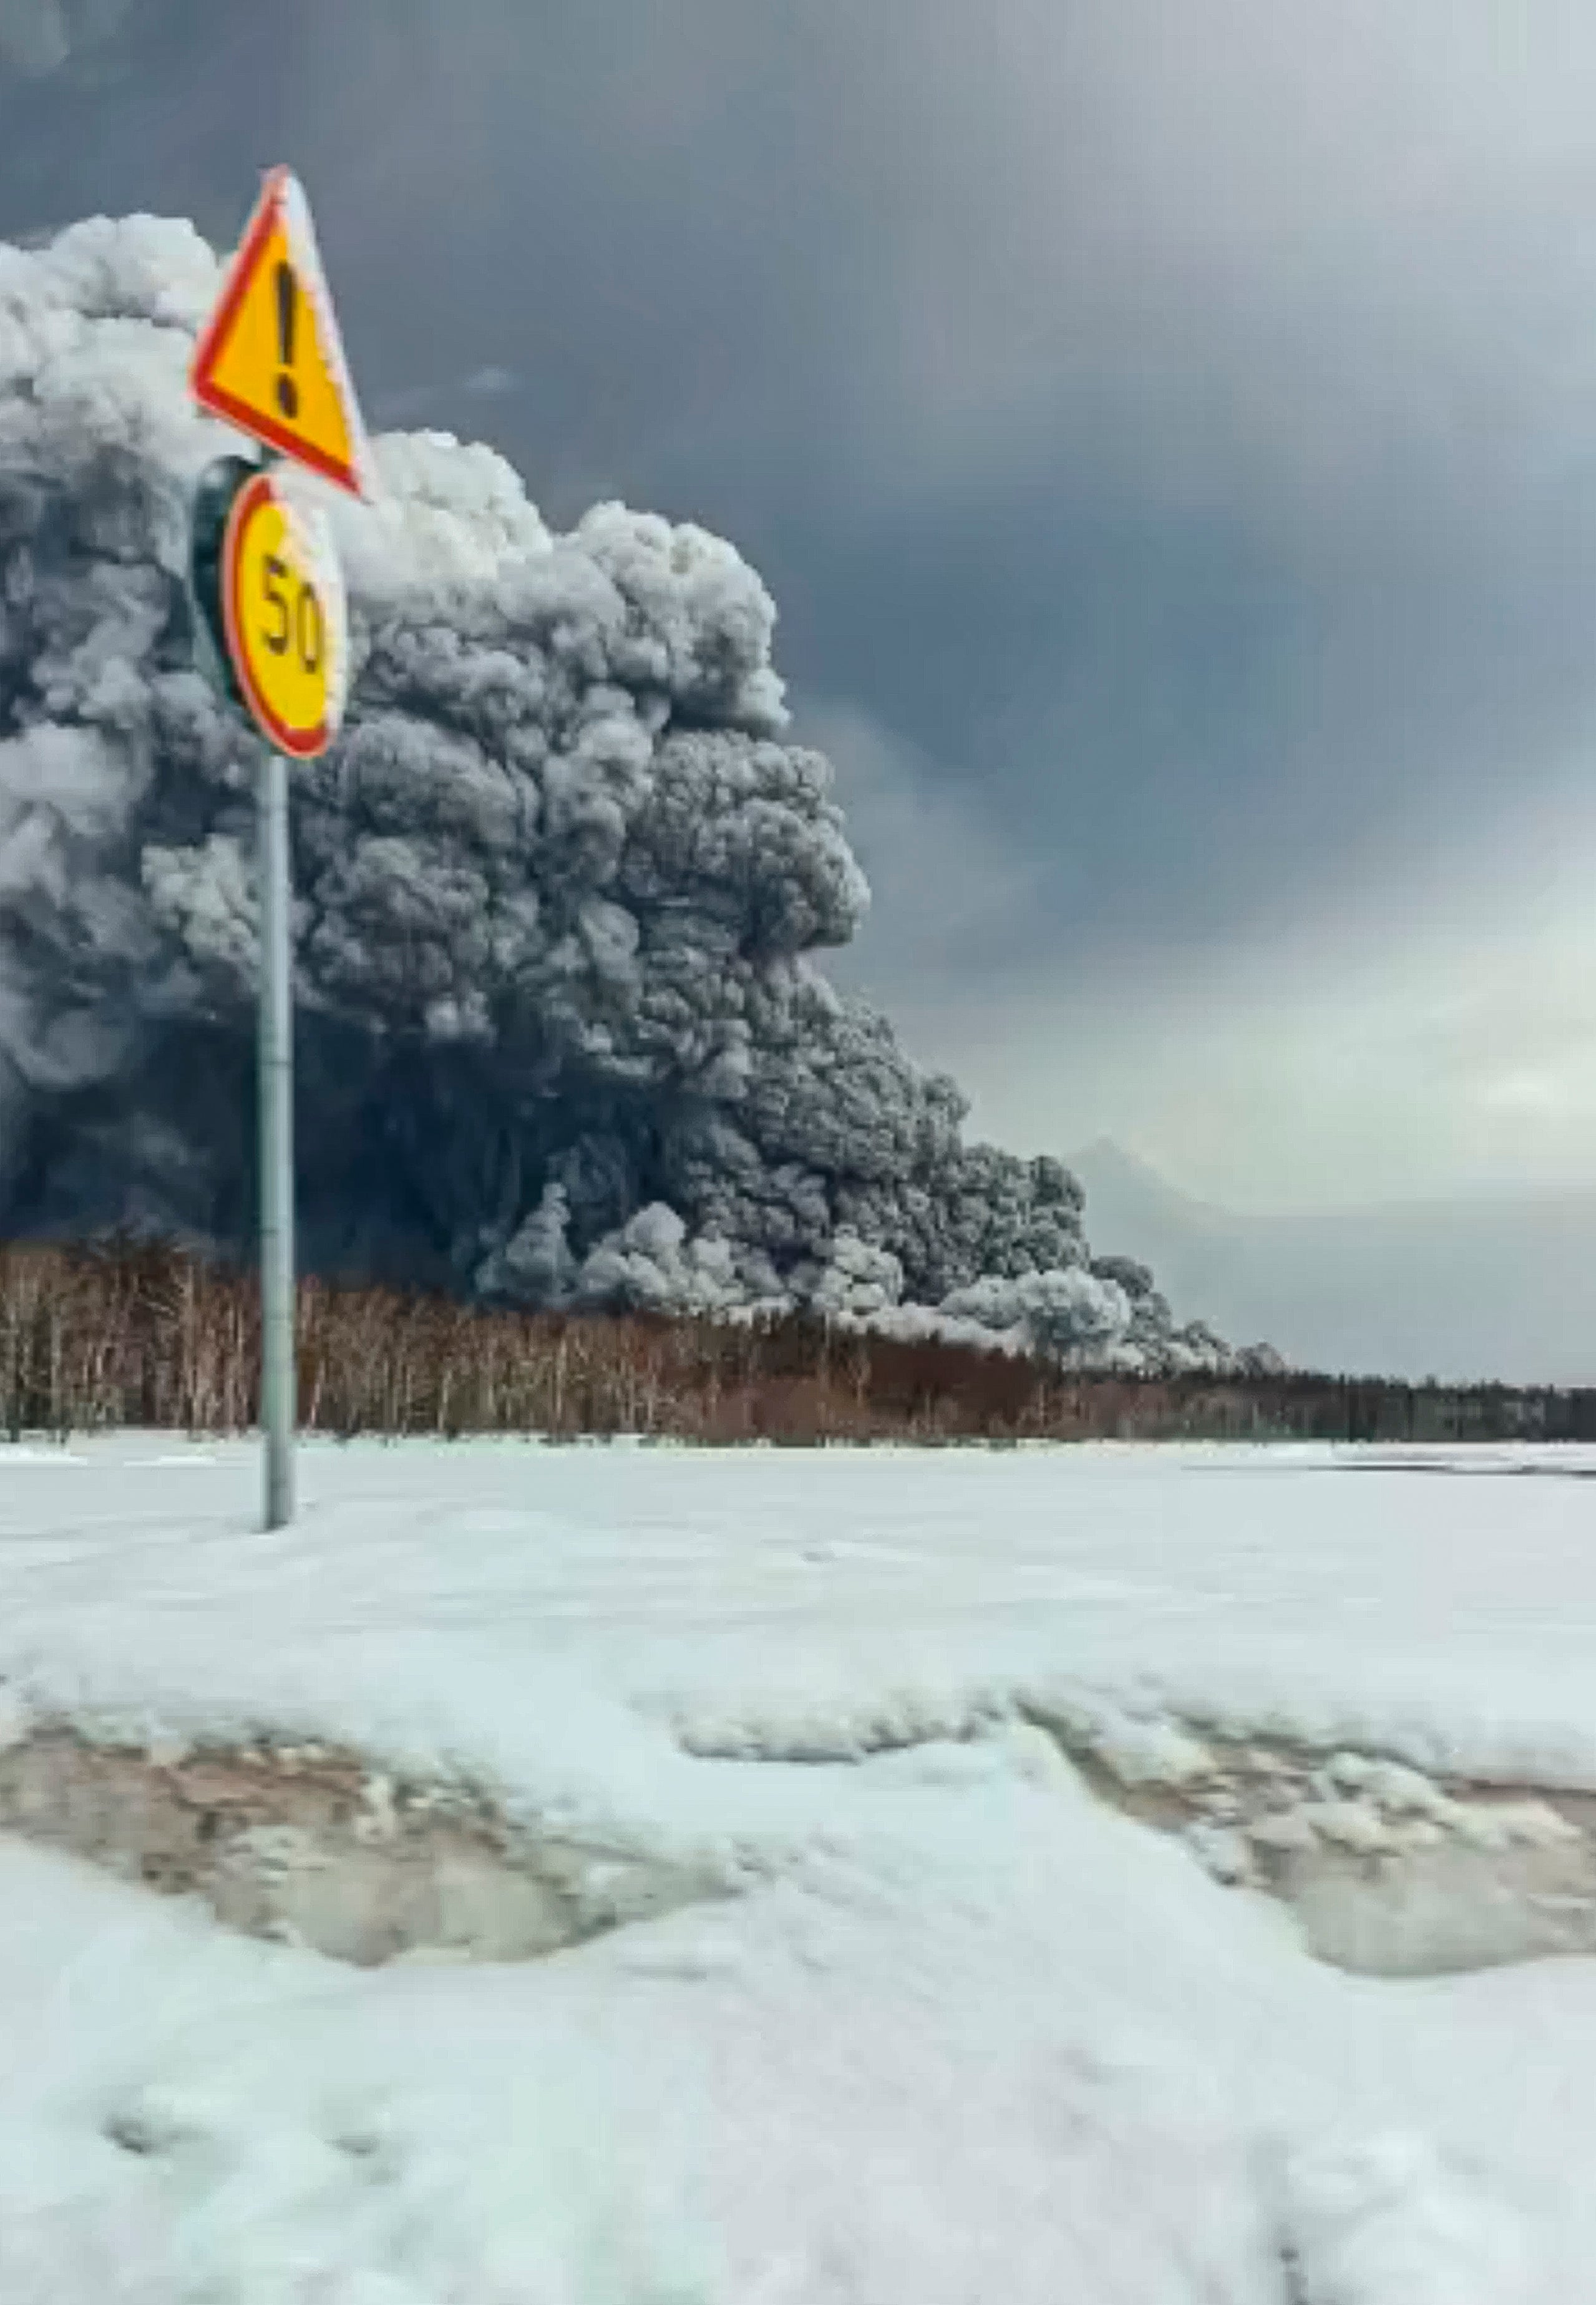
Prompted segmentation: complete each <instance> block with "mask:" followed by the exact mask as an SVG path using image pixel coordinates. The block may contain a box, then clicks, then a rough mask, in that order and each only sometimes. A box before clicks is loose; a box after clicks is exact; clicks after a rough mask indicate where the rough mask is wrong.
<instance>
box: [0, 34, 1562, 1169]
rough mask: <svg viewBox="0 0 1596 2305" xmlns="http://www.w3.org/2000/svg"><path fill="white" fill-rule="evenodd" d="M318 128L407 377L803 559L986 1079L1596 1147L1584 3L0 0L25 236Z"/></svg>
mask: <svg viewBox="0 0 1596 2305" xmlns="http://www.w3.org/2000/svg"><path fill="white" fill-rule="evenodd" d="M279 159H286V160H288V161H291V162H292V163H293V165H294V166H297V167H298V168H299V169H300V171H301V174H303V176H304V178H305V180H306V183H307V185H308V187H309V190H310V194H311V197H312V200H313V201H314V204H315V208H316V213H317V219H318V228H319V233H320V237H321V241H322V244H323V250H324V253H325V254H326V256H327V261H328V265H329V268H330V270H331V272H332V276H333V282H334V285H335V290H336V293H337V296H338V301H339V307H340V311H341V314H342V317H343V319H344V333H345V336H346V338H347V340H348V344H349V350H350V353H351V357H352V363H353V366H354V370H355V374H356V378H357V380H358V382H359V384H360V387H361V392H362V395H363V397H364V399H365V402H366V404H367V413H368V415H369V419H370V420H371V421H372V422H373V423H374V424H376V425H378V426H382V425H385V424H406V425H410V424H430V425H439V426H443V427H446V428H447V429H449V430H454V431H457V432H460V433H462V434H464V435H475V436H480V437H483V438H488V439H489V440H491V441H493V442H494V443H495V444H496V445H497V446H498V447H501V448H503V449H504V450H505V452H506V453H507V454H508V455H511V456H512V457H513V458H514V461H515V462H516V463H517V464H519V465H520V466H521V468H522V471H523V472H524V473H525V474H526V477H527V482H528V487H529V490H530V492H531V494H532V495H533V496H534V497H535V498H537V499H538V500H539V502H540V503H541V504H543V506H545V508H546V509H547V510H548V512H549V513H550V514H551V515H553V516H554V517H556V519H561V520H564V519H567V518H569V517H571V516H572V515H574V514H575V513H576V512H578V511H579V510H580V509H581V508H582V506H583V505H584V504H585V503H587V502H588V501H590V499H591V498H593V497H595V496H599V495H612V494H618V495H621V496H624V497H625V498H627V499H628V500H630V501H632V502H633V503H637V504H641V505H646V506H654V507H657V508H658V509H660V510H662V511H666V512H668V513H670V514H672V515H675V516H678V517H692V518H697V519H700V520H702V521H703V522H705V523H707V524H708V525H709V526H711V527H713V528H716V529H718V530H720V531H722V532H725V533H726V534H727V535H729V536H731V537H732V538H734V540H735V541H736V542H737V543H738V544H739V545H740V546H741V547H742V548H743V550H744V551H745V552H746V553H747V554H748V556H749V557H750V558H751V559H752V560H753V561H754V562H755V564H756V565H757V566H759V567H760V570H761V571H762V572H763V573H764V574H765V576H766V578H767V580H768V583H769V584H770V586H771V588H772V590H773V591H774V592H775V594H776V597H777V602H778V605H779V608H780V610H781V617H782V624H781V645H780V653H781V658H782V662H783V667H784V669H785V672H786V674H787V676H788V678H789V681H790V683H791V685H792V689H793V695H794V704H795V706H796V707H797V709H798V712H799V716H800V725H801V727H805V728H807V729H808V730H809V731H811V733H812V734H813V736H815V738H816V740H817V741H820V742H823V743H824V744H827V745H828V748H829V749H830V750H831V751H832V752H833V754H834V756H835V757H836V760H837V761H838V763H839V769H840V771H841V775H842V778H843V788H844V796H845V799H846V801H847V803H848V804H849V807H850V811H851V813H852V817H853V824H854V829H855V833H856V838H857V840H858V843H859V846H860V848H861V850H862V855H863V857H864V860H865V863H866V864H867V867H868V868H869V869H870V873H871V878H872V880H873V882H874V884H875V887H876V889H877V896H878V902H877V906H876V912H875V916H874V919H873V921H872V923H871V925H870V930H869V931H868V932H867V934H866V937H865V939H864V940H863V941H862V944H861V945H860V947H859V948H857V950H856V951H855V952H854V953H853V954H852V955H850V956H849V957H848V958H847V959H846V961H845V963H844V964H843V965H842V966H841V969H840V971H839V973H840V974H844V975H845V977H846V978H847V980H848V981H849V982H853V983H855V984H858V985H860V986H862V987H863V988H865V989H867V990H869V991H871V992H872V993H873V994H876V995H878V996H879V998H880V999H882V1000H883V1001H884V1003H885V1004H886V1005H887V1007H888V1008H891V1010H892V1011H893V1013H894V1014H895V1015H896V1016H897V1017H898V1019H899V1021H900V1023H901V1025H902V1026H903V1027H904V1032H905V1035H906V1037H907V1039H908V1041H909V1043H910V1045H911V1047H912V1048H913V1050H915V1052H916V1053H917V1054H918V1055H920V1056H921V1057H922V1058H923V1059H927V1060H930V1061H934V1062H937V1063H942V1064H946V1065H947V1066H948V1067H950V1068H951V1069H953V1070H954V1071H955V1072H956V1073H957V1074H958V1075H959V1076H961V1078H962V1079H963V1080H964V1083H965V1084H966V1086H967V1087H970V1088H971V1089H972V1090H973V1092H974V1093H975V1096H976V1100H977V1118H978V1119H979V1120H980V1121H981V1124H982V1125H983V1126H984V1127H987V1128H988V1129H989V1131H991V1132H992V1133H994V1134H996V1135H999V1136H1001V1137H1002V1138H1003V1139H1004V1140H1005V1141H1006V1142H1008V1143H1010V1144H1014V1146H1015V1147H1016V1148H1017V1149H1020V1150H1032V1149H1040V1148H1043V1147H1047V1148H1050V1149H1054V1150H1057V1151H1068V1150H1069V1149H1071V1148H1072V1147H1074V1146H1075V1145H1077V1144H1082V1143H1084V1142H1085V1141H1086V1140H1087V1139H1089V1138H1091V1137H1095V1136H1097V1135H1101V1134H1109V1135H1116V1136H1117V1137H1119V1138H1121V1139H1122V1140H1123V1141H1125V1143H1127V1144H1130V1145H1132V1146H1133V1147H1134V1148H1136V1149H1137V1150H1138V1151H1140V1152H1142V1153H1143V1154H1144V1155H1146V1156H1147V1157H1149V1158H1150V1160H1152V1161H1154V1162H1155V1163H1157V1164H1158V1165H1159V1167H1161V1168H1162V1169H1164V1170H1166V1171H1167V1173H1168V1174H1169V1175H1170V1176H1171V1177H1173V1178H1176V1180H1177V1181H1179V1182H1180V1183H1182V1184H1183V1185H1184V1186H1186V1187H1189V1188H1191V1189H1193V1190H1194V1191H1197V1192H1199V1193H1201V1194H1204V1195H1208V1196H1210V1197H1211V1198H1215V1199H1218V1200H1222V1201H1230V1202H1233V1203H1235V1204H1249V1203H1251V1204H1258V1203H1269V1202H1282V1203H1283V1202H1292V1201H1312V1200H1319V1199H1323V1198H1334V1199H1338V1200H1356V1199H1362V1198H1375V1197H1381V1196H1386V1195H1393V1194H1408V1193H1413V1194H1429V1193H1436V1192H1443V1191H1451V1190H1454V1189H1457V1188H1459V1187H1472V1186H1476V1185H1506V1184H1524V1183H1528V1184H1537V1183H1541V1182H1545V1183H1584V1182H1587V1181H1592V1182H1596V776H1593V774H1592V770H1593V768H1596V741H1593V740H1596V10H1592V8H1591V7H1590V5H1589V0H1520V4H1518V5H1516V6H1512V7H1509V6H1507V5H1504V4H1502V0H1401V4H1399V5H1394V4H1392V0H981V4H979V5H977V4H975V0H335V4H334V0H272V5H271V6H270V7H262V6H260V5H259V0H250V4H245V0H0V233H3V234H13V235H14V234H29V233H35V232H38V231H40V230H43V229H46V228H48V227H50V226H53V225H59V224H61V223H64V222H66V221H69V220H70V219H71V218H72V217H76V216H78V215H81V214H82V213H85V212H87V211H89V210H92V209H97V208H109V209H113V210H118V211H120V210H125V209H129V208H150V209H155V210H157V211H164V212H178V213H183V214H188V215H191V216H193V217H195V218H196V220H197V221H198V222H199V223H200V225H201V228H202V229H204V230H205V231H206V232H208V234H209V235H210V236H211V237H212V238H213V239H215V240H216V241H217V242H229V241H231V240H232V239H233V237H234V236H235V235H236V233H237V230H238V227H239V225H240V223H241V222H242V216H243V213H244V210H245V209H246V208H247V206H248V204H249V202H250V199H251V197H252V195H253V191H254V189H255V180H256V174H257V171H258V170H259V168H260V167H262V166H266V165H267V164H269V163H271V162H273V161H276V160H279Z"/></svg>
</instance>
